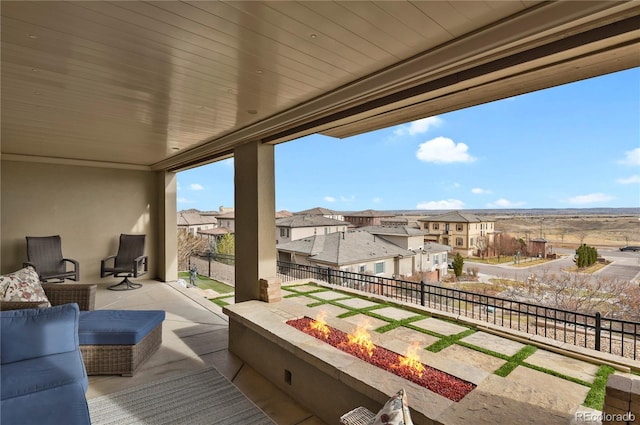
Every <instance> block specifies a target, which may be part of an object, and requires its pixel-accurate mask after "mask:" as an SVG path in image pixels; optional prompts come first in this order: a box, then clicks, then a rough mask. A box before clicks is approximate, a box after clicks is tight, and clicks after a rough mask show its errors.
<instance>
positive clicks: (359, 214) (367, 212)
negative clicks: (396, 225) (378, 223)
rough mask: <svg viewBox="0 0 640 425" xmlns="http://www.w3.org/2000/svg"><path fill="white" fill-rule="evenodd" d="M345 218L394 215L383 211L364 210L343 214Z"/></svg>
mask: <svg viewBox="0 0 640 425" xmlns="http://www.w3.org/2000/svg"><path fill="white" fill-rule="evenodd" d="M344 216H345V217H395V214H392V213H386V212H384V211H376V210H364V211H357V212H352V213H344Z"/></svg>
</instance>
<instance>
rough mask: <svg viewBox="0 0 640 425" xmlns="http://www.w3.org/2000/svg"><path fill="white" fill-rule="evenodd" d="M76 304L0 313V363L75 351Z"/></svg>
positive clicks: (76, 339)
mask: <svg viewBox="0 0 640 425" xmlns="http://www.w3.org/2000/svg"><path fill="white" fill-rule="evenodd" d="M79 311H80V310H79V309H78V305H77V304H65V305H60V306H56V307H50V308H29V309H23V310H10V311H2V312H0V339H1V343H0V363H2V365H5V364H7V363H13V362H18V361H21V360H25V359H32V358H38V357H44V356H47V355H50V354H58V353H65V352H71V351H74V350H77V349H78V316H79Z"/></svg>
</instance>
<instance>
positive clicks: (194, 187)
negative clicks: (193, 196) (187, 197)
mask: <svg viewBox="0 0 640 425" xmlns="http://www.w3.org/2000/svg"><path fill="white" fill-rule="evenodd" d="M189 189H191V190H203V189H204V186H203V185H201V184H200V183H191V184H190V185H189Z"/></svg>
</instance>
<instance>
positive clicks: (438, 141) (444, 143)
mask: <svg viewBox="0 0 640 425" xmlns="http://www.w3.org/2000/svg"><path fill="white" fill-rule="evenodd" d="M468 150H469V147H468V146H467V145H465V144H464V143H458V144H456V143H455V142H454V141H453V140H451V139H449V138H447V137H442V136H440V137H436V138H435V139H432V140H429V141H428V142H424V143H422V144H421V145H420V147H419V148H418V152H416V158H418V159H419V160H420V161H424V162H435V163H436V164H449V163H453V162H473V161H475V160H476V159H475V158H474V157H472V156H471V155H469V153H468V152H467V151H468Z"/></svg>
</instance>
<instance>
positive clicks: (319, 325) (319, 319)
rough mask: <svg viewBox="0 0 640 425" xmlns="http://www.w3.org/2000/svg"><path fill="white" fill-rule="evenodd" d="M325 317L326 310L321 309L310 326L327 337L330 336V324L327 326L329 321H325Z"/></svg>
mask: <svg viewBox="0 0 640 425" xmlns="http://www.w3.org/2000/svg"><path fill="white" fill-rule="evenodd" d="M325 317H327V312H326V311H321V312H319V313H318V314H317V315H316V318H315V319H314V320H313V321H311V323H310V325H309V327H310V328H311V329H312V330H314V331H317V332H319V333H320V334H322V335H323V336H324V337H325V338H326V337H328V336H329V326H327V322H325V320H324V319H325Z"/></svg>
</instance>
